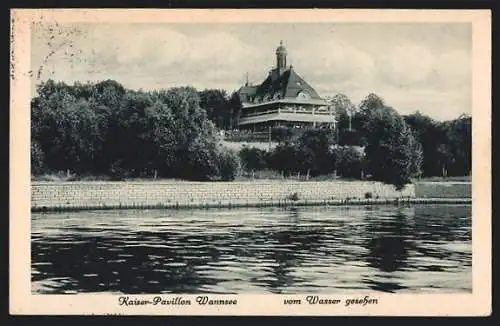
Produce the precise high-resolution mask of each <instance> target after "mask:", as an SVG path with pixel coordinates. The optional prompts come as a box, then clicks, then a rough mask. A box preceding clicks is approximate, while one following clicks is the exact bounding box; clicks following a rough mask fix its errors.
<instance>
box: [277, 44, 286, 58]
mask: <svg viewBox="0 0 500 326" xmlns="http://www.w3.org/2000/svg"><path fill="white" fill-rule="evenodd" d="M278 54H284V55H286V48H285V46H284V45H283V41H280V46H278V48H277V49H276V55H278Z"/></svg>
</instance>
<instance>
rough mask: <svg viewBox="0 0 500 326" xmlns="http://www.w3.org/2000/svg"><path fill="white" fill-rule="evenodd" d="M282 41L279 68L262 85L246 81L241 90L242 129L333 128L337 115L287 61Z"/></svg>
mask: <svg viewBox="0 0 500 326" xmlns="http://www.w3.org/2000/svg"><path fill="white" fill-rule="evenodd" d="M286 56H287V51H286V48H285V47H284V46H283V42H280V45H279V47H278V48H277V49H276V67H275V68H274V69H272V70H271V71H269V75H268V76H267V78H266V79H265V80H264V81H263V82H262V83H261V84H260V85H256V86H253V85H249V83H248V81H247V83H246V84H245V85H244V86H242V87H241V88H240V89H239V90H238V95H239V98H240V101H241V103H242V112H241V117H240V119H239V128H240V129H247V130H248V129H249V130H253V131H263V130H266V129H268V128H270V127H279V126H288V127H297V128H300V127H320V128H334V127H335V115H334V113H333V112H332V111H331V110H330V108H329V106H328V103H327V101H326V100H325V99H323V98H322V97H320V96H319V95H318V93H317V92H316V91H315V90H314V89H313V88H312V87H311V86H310V85H309V84H308V83H307V82H306V81H305V80H304V79H303V78H302V77H300V76H299V75H298V74H297V72H296V71H295V69H294V68H293V66H291V65H290V66H288V65H287V62H286Z"/></svg>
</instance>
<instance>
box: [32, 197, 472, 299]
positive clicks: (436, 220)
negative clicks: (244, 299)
mask: <svg viewBox="0 0 500 326" xmlns="http://www.w3.org/2000/svg"><path fill="white" fill-rule="evenodd" d="M470 217H471V210H470V206H448V205H436V206H428V205H427V206H412V207H394V206H377V207H330V208H303V207H302V208H294V209H278V208H268V209H238V210H234V209H233V210H222V211H221V210H219V211H215V210H189V211H188V210H186V211H162V210H140V211H131V210H127V211H94V212H78V213H64V214H61V213H60V214H49V213H45V214H43V213H39V214H33V215H32V284H33V291H34V292H36V293H75V292H112V293H131V294H132V293H136V294H138V293H202V292H210V293H250V292H253V293H255V292H259V293H266V292H267V293H269V292H271V293H298V292H308V293H311V292H329V293H332V292H340V291H341V292H345V291H347V290H352V291H359V290H367V289H373V290H377V291H386V292H396V291H398V292H401V291H415V292H426V291H452V292H453V291H455V292H456V291H471V281H472V280H471V241H470V240H471V239H470V236H471V233H470V227H471V225H470Z"/></svg>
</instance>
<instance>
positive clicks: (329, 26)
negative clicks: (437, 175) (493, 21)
mask: <svg viewBox="0 0 500 326" xmlns="http://www.w3.org/2000/svg"><path fill="white" fill-rule="evenodd" d="M31 35H32V36H31V69H32V95H34V89H35V87H34V86H35V85H36V84H38V83H40V82H41V81H45V80H47V79H49V78H51V79H53V80H56V81H64V82H67V83H74V82H77V81H78V82H82V83H84V82H87V81H100V80H105V79H114V80H116V81H118V82H119V83H121V84H122V85H124V86H125V87H127V88H131V89H143V90H152V89H167V88H170V87H175V86H193V87H195V88H197V89H199V90H202V89H205V88H221V89H225V90H226V91H227V92H228V93H229V94H231V93H232V92H233V91H235V90H237V89H238V88H239V87H240V86H241V85H242V84H244V83H245V80H246V74H248V77H249V80H250V82H251V83H254V84H259V83H261V82H262V81H263V80H264V79H265V78H266V76H267V74H268V71H269V70H270V69H272V67H273V66H275V64H276V57H275V51H276V48H277V46H278V45H279V42H280V41H281V40H282V41H283V43H284V44H285V46H286V48H287V51H288V56H287V63H288V64H292V65H293V67H294V69H295V71H296V72H297V73H298V74H299V75H300V76H302V77H303V78H304V79H305V80H306V81H307V82H308V83H309V84H310V85H311V86H312V87H313V88H315V89H316V91H317V92H318V93H319V94H320V95H321V96H323V97H327V96H334V95H335V94H337V93H343V94H345V95H347V96H348V97H349V98H350V99H351V101H352V102H353V103H354V104H359V102H360V101H361V100H362V99H363V98H364V97H366V96H367V95H368V94H370V93H375V94H377V95H379V96H381V97H382V98H383V99H384V100H385V102H386V104H387V105H389V106H392V107H394V108H395V109H396V110H398V111H399V112H400V113H402V114H409V113H412V112H415V111H417V110H418V111H420V112H422V113H424V114H426V115H429V116H431V117H432V118H434V119H437V120H448V119H454V118H457V117H458V116H459V115H460V114H462V113H467V114H471V111H472V98H471V96H472V95H471V93H472V71H471V56H472V27H471V25H470V24H468V23H454V24H448V23H447V24H437V23H295V24H291V23H273V24H269V23H255V24H247V23H239V24H234V23H232V24H228V23H205V24H192V23H178V24H151V23H150V24H144V23H143V24H125V23H124V24H117V23H113V24H102V23H99V24H97V23H88V24H78V25H76V24H73V25H57V26H55V25H51V26H49V25H40V24H35V25H33V27H32V34H31Z"/></svg>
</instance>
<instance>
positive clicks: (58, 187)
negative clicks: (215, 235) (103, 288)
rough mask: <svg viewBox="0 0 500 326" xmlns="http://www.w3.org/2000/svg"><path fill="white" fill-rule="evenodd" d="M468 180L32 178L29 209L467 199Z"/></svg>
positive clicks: (454, 201)
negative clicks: (398, 185)
mask: <svg viewBox="0 0 500 326" xmlns="http://www.w3.org/2000/svg"><path fill="white" fill-rule="evenodd" d="M471 186H472V184H471V183H462V182H457V183H437V182H432V183H425V182H423V183H414V184H409V185H407V186H406V187H405V188H404V189H403V190H401V191H398V190H395V188H394V187H393V186H392V185H387V184H382V183H380V182H372V181H308V182H301V181H289V182H236V181H233V182H211V183H200V182H180V183H168V182H167V183H163V182H160V183H158V182H77V181H71V182H32V184H31V205H30V207H31V211H32V212H49V211H82V210H105V209H199V208H202V209H203V208H207V209H208V208H238V207H293V206H297V207H298V206H353V205H399V204H434V203H443V204H447V203H448V204H468V203H471V202H472V191H471Z"/></svg>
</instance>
